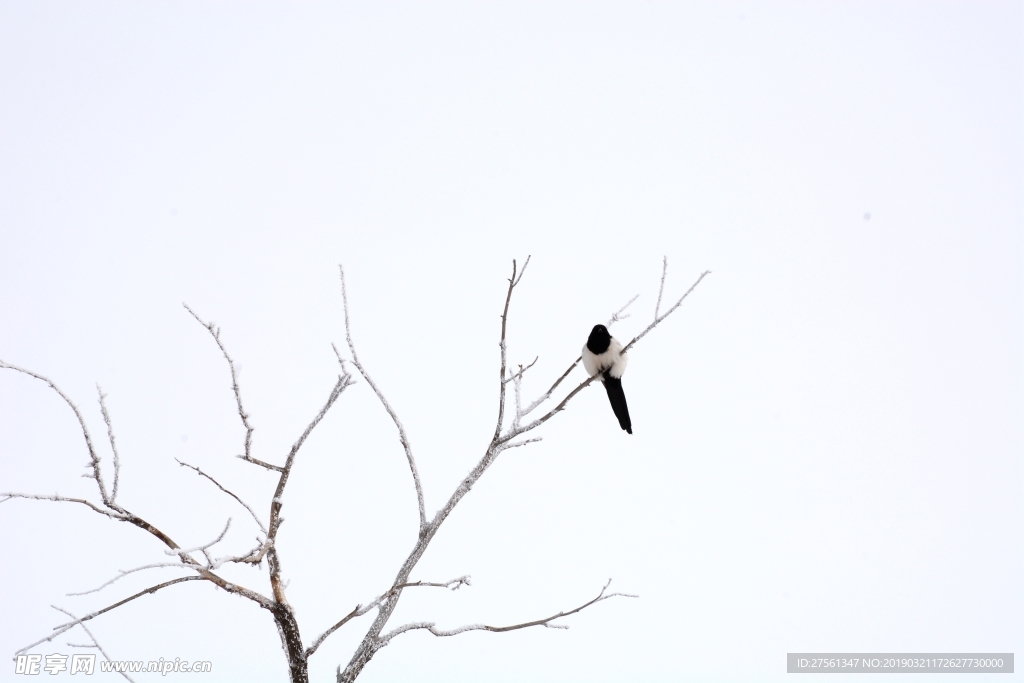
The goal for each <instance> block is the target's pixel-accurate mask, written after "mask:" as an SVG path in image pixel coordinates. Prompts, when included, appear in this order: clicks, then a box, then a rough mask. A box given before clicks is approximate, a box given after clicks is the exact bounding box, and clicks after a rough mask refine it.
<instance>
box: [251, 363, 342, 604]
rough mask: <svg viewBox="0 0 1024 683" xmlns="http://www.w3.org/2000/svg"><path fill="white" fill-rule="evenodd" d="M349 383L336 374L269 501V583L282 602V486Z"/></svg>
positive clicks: (289, 458) (267, 545) (285, 602)
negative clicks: (278, 543) (279, 551)
mask: <svg viewBox="0 0 1024 683" xmlns="http://www.w3.org/2000/svg"><path fill="white" fill-rule="evenodd" d="M342 370H344V368H342ZM351 383H352V376H351V375H349V374H348V373H347V372H343V374H341V375H339V376H338V381H337V382H336V383H335V384H334V388H332V389H331V393H330V395H329V396H328V397H327V402H326V403H324V406H323V408H321V409H320V412H319V413H317V414H316V417H314V418H313V420H312V422H310V423H309V425H308V426H307V427H306V429H305V431H303V432H302V436H300V437H299V438H298V440H296V442H295V443H294V444H292V448H291V450H290V451H288V457H287V458H285V462H284V467H282V468H281V477H280V478H279V479H278V481H277V488H276V489H275V490H274V498H273V500H271V502H270V530H269V531H268V532H267V543H266V553H267V556H268V561H269V564H270V585H271V587H272V588H273V590H274V598H275V599H276V600H277V601H278V602H279V603H282V604H287V600H285V597H284V585H283V584H282V583H281V563H280V560H279V559H278V556H277V547H276V546H275V545H274V541H275V539H276V538H277V530H278V529H279V528H280V527H281V522H282V521H284V520H283V519H282V518H281V506H282V503H281V499H282V498H283V497H284V488H285V486H286V485H287V484H288V476H289V475H290V474H291V472H292V467H293V466H294V465H295V456H296V455H298V452H299V449H300V448H302V444H304V443H305V442H306V438H307V437H309V435H310V433H312V431H313V430H314V429H315V428H316V426H317V425H318V424H320V421H321V420H323V419H324V416H325V415H326V414H327V411H328V410H330V409H331V406H333V405H334V402H335V401H337V400H338V397H339V396H341V392H343V391H345V389H346V388H347V387H348V386H349V385H350V384H351Z"/></svg>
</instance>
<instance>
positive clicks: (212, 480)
mask: <svg viewBox="0 0 1024 683" xmlns="http://www.w3.org/2000/svg"><path fill="white" fill-rule="evenodd" d="M174 460H175V462H177V463H178V464H179V465H181V466H182V467H187V468H189V469H190V470H194V471H195V473H196V474H198V475H199V476H201V477H205V478H206V479H209V480H210V481H211V482H213V485H214V486H216V487H217V488H219V489H220V490H221V491H223V492H224V493H226V494H228V495H229V496H231V497H232V498H234V499H235V500H237V501H238V504H239V505H241V506H242V507H244V508H245V509H246V510H248V511H249V514H250V515H252V518H253V519H254V520H256V524H257V525H259V527H260V531H262V532H263V535H264V536H265V535H266V534H267V529H266V528H265V527H264V526H263V522H261V521H260V518H259V517H257V516H256V513H255V512H253V509H252V508H251V507H249V505H248V503H246V502H245V501H244V500H242V499H241V498H239V497H238V496H236V495H235V494H233V493H232V492H231V491H228V490H227V489H226V488H224V487H223V486H221V485H220V482H218V481H217V480H216V479H214V478H213V477H211V476H210V475H208V474H207V473H206V472H203V471H202V470H201V469H199V468H198V467H196V466H195V465H189V464H188V463H187V462H182V461H181V460H178V459H177V458H175V459H174Z"/></svg>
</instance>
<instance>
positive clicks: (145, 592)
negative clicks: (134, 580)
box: [14, 576, 203, 655]
mask: <svg viewBox="0 0 1024 683" xmlns="http://www.w3.org/2000/svg"><path fill="white" fill-rule="evenodd" d="M202 580H203V577H201V576H183V577H181V578H178V579H172V580H170V581H165V582H163V583H160V584H157V585H155V586H150V587H149V588H147V589H146V590H143V591H139V592H138V593H136V594H135V595H132V596H129V597H127V598H125V599H124V600H119V601H118V602H115V603H114V604H113V605H108V606H107V607H104V608H103V609H100V610H96V611H95V612H91V613H90V614H86V615H85V616H84V617H82V618H81V619H75V620H74V621H69V622H67V623H66V624H61V625H59V626H54V627H53V631H54V632H53V633H52V634H50V635H49V636H47V637H45V638H40V639H39V640H37V641H36V642H34V643H32V644H31V645H26V646H25V647H23V648H21V649H20V650H18V651H17V652H15V653H14V654H15V655H20V654H22V653H24V652H27V651H28V650H31V649H32V648H34V647H35V646H36V645H40V644H42V643H47V642H50V641H52V640H53V639H54V638H56V637H57V636H59V635H61V634H62V633H66V632H68V631H70V630H71V629H73V628H74V627H75V626H78V625H79V624H82V623H84V622H86V621H89V620H90V619H95V618H96V617H98V616H100V615H101V614H105V613H107V612H109V611H110V610H112V609H117V608H118V607H120V606H121V605H123V604H125V603H128V602H131V601H132V600H135V599H136V598H141V597H142V596H143V595H149V594H151V593H156V592H157V591H158V590H160V589H161V588H167V587H168V586H173V585H174V584H176V583H183V582H185V581H202Z"/></svg>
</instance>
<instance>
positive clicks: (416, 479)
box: [338, 265, 427, 533]
mask: <svg viewBox="0 0 1024 683" xmlns="http://www.w3.org/2000/svg"><path fill="white" fill-rule="evenodd" d="M338 269H339V271H340V272H341V300H342V303H343V304H344V307H345V340H346V341H347V342H348V348H349V351H351V352H352V364H353V365H355V366H356V369H357V370H359V374H360V375H362V376H363V379H365V380H366V383H367V384H369V385H370V388H371V389H373V393H375V394H377V398H378V400H380V402H381V405H383V406H384V410H386V411H387V413H388V415H390V416H391V420H392V421H393V422H394V423H395V427H397V428H398V439H399V441H400V442H401V444H402V448H403V450H405V458H406V460H408V461H409V471H410V472H412V481H413V484H414V485H415V487H416V503H417V505H418V506H419V512H420V533H423V529H424V527H426V525H427V510H426V505H425V504H424V502H423V485H422V484H421V483H420V473H419V471H418V470H417V469H416V459H415V458H414V457H413V455H412V446H411V445H410V444H409V437H408V436H407V435H406V433H405V427H404V426H402V421H401V420H399V419H398V414H397V413H395V409H394V408H392V407H391V404H390V403H388V400H387V399H386V398H384V393H383V392H381V390H380V387H378V386H377V384H376V383H375V382H374V381H373V379H371V378H370V375H369V373H367V372H366V368H364V367H363V364H362V363H360V362H359V356H358V355H357V354H356V347H355V344H353V343H352V328H351V326H350V325H349V319H348V318H349V316H348V290H347V289H346V287H345V268H344V267H343V266H340V265H339V266H338ZM339 360H340V357H339Z"/></svg>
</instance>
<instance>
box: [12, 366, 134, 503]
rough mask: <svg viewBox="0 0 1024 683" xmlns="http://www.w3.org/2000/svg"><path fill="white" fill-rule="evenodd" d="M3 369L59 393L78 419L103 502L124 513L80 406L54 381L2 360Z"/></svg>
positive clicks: (93, 476)
mask: <svg viewBox="0 0 1024 683" xmlns="http://www.w3.org/2000/svg"><path fill="white" fill-rule="evenodd" d="M3 368H6V369H8V370H14V371H16V372H20V373H22V374H23V375H28V376H29V377H34V378H35V379H37V380H39V381H40V382H45V383H46V384H47V385H48V386H49V387H50V388H51V389H53V390H54V391H56V392H57V395H58V396H60V397H61V398H62V399H64V402H65V403H67V404H68V407H70V408H71V410H72V412H74V413H75V417H76V418H77V419H78V426H79V427H81V428H82V436H83V437H84V438H85V446H86V448H87V449H88V450H89V461H90V462H89V465H88V466H89V467H91V468H92V474H91V475H89V476H90V478H92V479H95V480H96V486H97V487H98V488H99V490H100V498H101V499H102V500H103V504H104V505H105V506H106V507H108V508H110V509H112V510H117V511H118V512H123V511H122V510H118V509H117V508H116V507H114V504H113V501H111V499H110V498H109V497H108V495H107V487H106V485H105V484H104V483H103V473H102V472H101V471H100V458H99V456H98V455H96V449H95V448H93V446H92V437H91V436H90V435H89V428H88V427H86V426H85V419H84V418H83V417H82V413H81V412H79V410H78V406H76V405H75V404H74V402H73V401H72V400H71V399H70V398H68V396H67V394H65V393H64V392H63V391H61V390H60V387H58V386H57V385H56V384H54V383H53V381H52V380H50V379H49V378H47V377H44V376H42V375H39V374H36V373H34V372H32V371H31V370H26V369H25V368H20V367H18V366H17V365H11V364H10V363H5V362H4V361H2V360H0V369H3ZM89 505H90V506H92V504H91V503H89ZM92 507H95V506H92Z"/></svg>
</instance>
